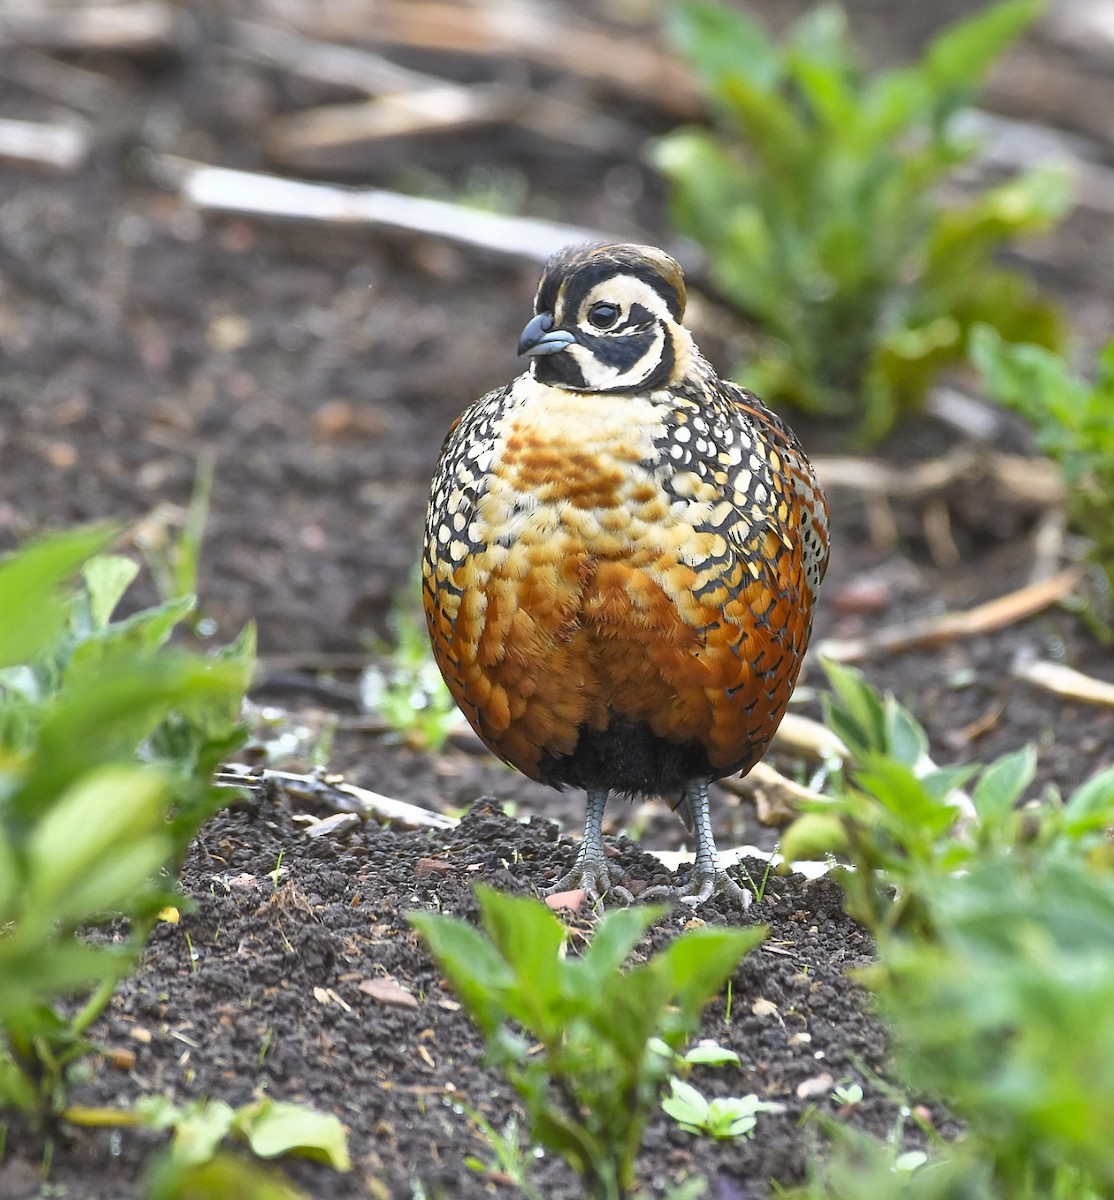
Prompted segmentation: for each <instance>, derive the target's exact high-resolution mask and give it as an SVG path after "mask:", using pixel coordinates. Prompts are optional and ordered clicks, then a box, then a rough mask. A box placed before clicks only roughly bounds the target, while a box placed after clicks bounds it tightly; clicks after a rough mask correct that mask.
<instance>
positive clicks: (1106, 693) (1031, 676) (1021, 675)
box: [1013, 659, 1114, 708]
mask: <svg viewBox="0 0 1114 1200" xmlns="http://www.w3.org/2000/svg"><path fill="white" fill-rule="evenodd" d="M1013 673H1014V674H1015V675H1016V676H1017V678H1018V679H1024V680H1025V681H1026V682H1027V683H1032V684H1035V685H1036V686H1037V687H1041V688H1044V689H1046V690H1047V691H1049V692H1053V693H1054V694H1055V695H1057V696H1064V697H1066V698H1067V699H1069V700H1081V701H1083V703H1085V704H1102V705H1105V706H1106V707H1107V708H1114V683H1109V682H1107V680H1105V679H1095V678H1093V677H1092V676H1090V675H1084V674H1083V672H1082V671H1076V670H1074V669H1073V668H1072V667H1065V666H1064V665H1063V664H1062V663H1054V662H1047V661H1045V660H1043V659H1036V660H1035V661H1032V662H1026V663H1019V664H1018V665H1017V666H1016V667H1014V672H1013Z"/></svg>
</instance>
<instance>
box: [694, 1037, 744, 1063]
mask: <svg viewBox="0 0 1114 1200" xmlns="http://www.w3.org/2000/svg"><path fill="white" fill-rule="evenodd" d="M683 1057H684V1060H685V1062H687V1063H688V1064H689V1065H690V1066H697V1065H701V1064H702V1065H704V1066H709V1067H725V1066H729V1065H730V1066H736V1067H738V1066H740V1065H741V1061H740V1059H739V1056H738V1055H737V1054H736V1053H735V1051H734V1050H728V1049H727V1048H726V1047H725V1046H719V1045H717V1044H716V1043H715V1042H697V1044H696V1045H695V1046H693V1048H692V1049H691V1050H686V1051H685V1053H684V1056H683Z"/></svg>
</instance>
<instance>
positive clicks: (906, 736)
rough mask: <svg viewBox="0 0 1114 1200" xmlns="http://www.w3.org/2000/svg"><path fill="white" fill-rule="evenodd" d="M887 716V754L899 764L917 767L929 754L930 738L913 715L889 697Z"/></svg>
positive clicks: (886, 705)
mask: <svg viewBox="0 0 1114 1200" xmlns="http://www.w3.org/2000/svg"><path fill="white" fill-rule="evenodd" d="M883 707H884V709H885V714H886V735H885V740H886V746H885V749H886V753H888V754H890V755H892V756H893V757H894V758H896V759H897V761H898V762H902V763H905V764H906V765H907V766H910V767H915V766H916V765H917V763H919V762H920V761H921V759H922V758H924V756H925V755H926V754H927V753H928V737H927V735H926V734H925V731H924V730H923V729H922V728H921V727H920V725H918V724H917V722H916V720H914V718H913V715H912V713H910V712H909V710H908V709H907V708H904V707H903V706H902V705H900V704H898V702H897V701H896V700H895V699H894V698H893V696H887V697H886V700H885V704H884V706H883Z"/></svg>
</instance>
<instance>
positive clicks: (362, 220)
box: [148, 154, 608, 262]
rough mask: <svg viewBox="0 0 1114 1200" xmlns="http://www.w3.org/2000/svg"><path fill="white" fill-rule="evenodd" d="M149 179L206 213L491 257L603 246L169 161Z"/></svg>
mask: <svg viewBox="0 0 1114 1200" xmlns="http://www.w3.org/2000/svg"><path fill="white" fill-rule="evenodd" d="M148 163H149V166H150V169H151V172H152V174H153V175H155V176H156V177H157V178H158V179H160V180H161V181H163V182H164V183H168V184H170V185H172V186H175V187H177V188H178V190H179V191H180V193H181V195H182V196H183V198H184V199H186V200H187V201H188V202H189V203H191V204H193V205H195V206H196V207H198V208H200V209H204V210H206V211H209V212H230V213H231V212H234V213H240V214H241V215H243V216H255V217H262V218H266V217H270V218H277V219H283V220H301V221H321V222H325V223H329V224H337V225H370V226H375V227H377V228H379V229H382V230H384V231H392V232H405V233H416V234H427V235H429V236H431V237H438V238H445V239H447V240H449V241H456V242H462V243H464V244H465V245H469V246H474V247H476V248H479V249H483V250H489V251H492V252H494V253H499V254H508V255H511V256H513V257H517V258H522V259H526V260H528V261H531V262H544V261H545V260H546V259H548V258H549V256H550V255H551V254H553V253H555V252H556V251H557V250H560V249H561V248H562V247H564V246H567V245H569V244H570V243H573V242H584V241H600V240H605V241H606V240H608V239H607V237H606V235H605V234H602V233H599V232H597V231H595V230H591V229H583V228H580V227H579V226H576V225H560V224H558V223H556V222H554V221H543V220H541V219H538V218H533V217H513V216H504V215H502V214H499V213H489V212H480V211H478V210H476V209H472V208H466V207H465V206H464V205H461V204H450V203H448V202H447V201H444V200H428V199H425V198H424V197H420V196H404V195H402V194H400V193H398V192H389V191H385V190H383V189H380V188H363V189H355V188H340V187H336V186H334V185H332V184H326V183H302V182H300V181H299V180H294V179H282V178H280V177H279V176H277V175H264V174H260V173H258V172H254V171H233V170H229V169H227V168H225V167H210V166H206V165H205V164H204V163H197V162H191V161H190V160H188V159H184V158H178V157H176V156H175V155H170V154H157V155H150V156H149V157H148Z"/></svg>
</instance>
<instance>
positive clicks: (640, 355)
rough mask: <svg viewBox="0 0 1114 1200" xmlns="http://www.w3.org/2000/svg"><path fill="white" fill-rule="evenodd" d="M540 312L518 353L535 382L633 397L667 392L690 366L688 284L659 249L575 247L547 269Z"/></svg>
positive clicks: (540, 289) (525, 332)
mask: <svg viewBox="0 0 1114 1200" xmlns="http://www.w3.org/2000/svg"><path fill="white" fill-rule="evenodd" d="M534 312H535V313H536V314H537V315H536V316H535V317H534V319H533V320H532V321H530V323H529V324H528V325H527V326H526V328H525V329H524V330H523V331H522V336H521V338H520V339H519V342H518V352H519V354H528V355H530V356H531V357H532V358H533V360H534V361H533V363H532V364H531V366H532V369H533V373H534V377H535V378H536V379H537V380H539V381H540V382H542V383H549V384H553V385H554V386H556V387H562V388H568V389H570V390H572V391H590V392H633V391H644V390H647V389H651V388H660V387H665V386H667V385H668V384H670V383H672V382H675V381H676V380H677V379H678V378H680V376H681V375H683V374H684V373H685V371H686V369H687V367H688V363H689V358H690V356H691V355H692V353H693V346H692V339H691V337H690V335H689V333H688V331H687V330H686V329H685V328H684V327H683V326H682V324H681V319H682V317H683V316H684V313H685V279H684V275H683V274H682V272H681V268H680V266H678V264H677V263H676V262H675V261H674V260H673V259H672V258H670V257H669V255H668V254H666V253H664V252H663V251H661V250H658V249H656V248H655V247H653V246H634V245H597V244H588V245H582V246H569V247H567V248H566V249H564V250H561V251H559V252H558V253H557V254H555V255H554V256H553V257H552V258H551V259H550V260H549V262H548V263H546V265H545V270H544V271H543V272H542V277H541V282H540V283H539V284H538V292H537V295H536V296H535V298H534Z"/></svg>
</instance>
